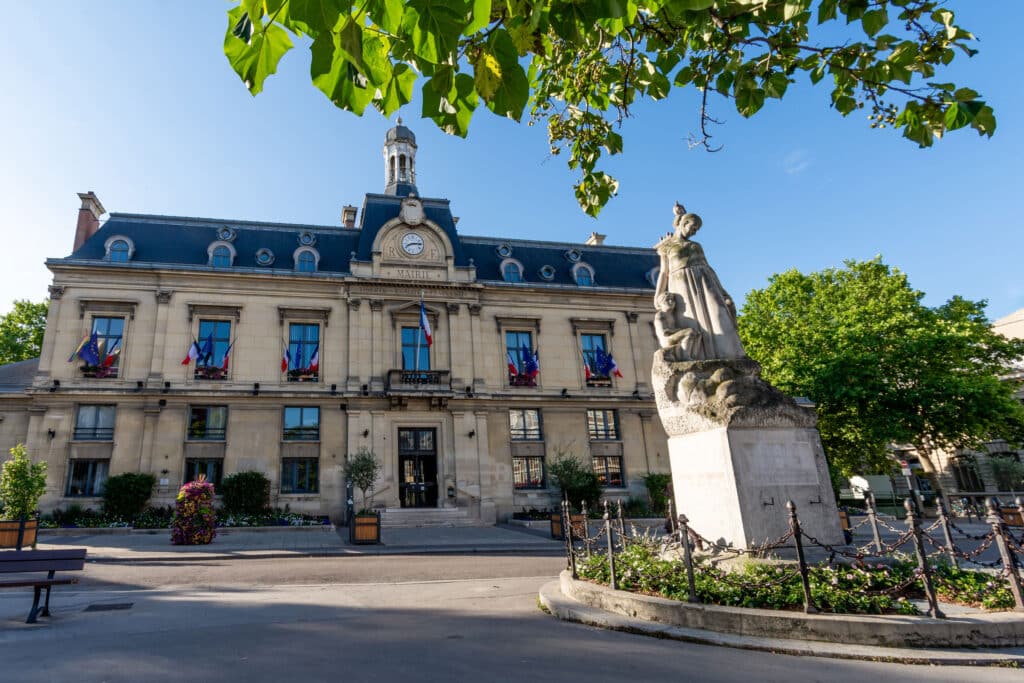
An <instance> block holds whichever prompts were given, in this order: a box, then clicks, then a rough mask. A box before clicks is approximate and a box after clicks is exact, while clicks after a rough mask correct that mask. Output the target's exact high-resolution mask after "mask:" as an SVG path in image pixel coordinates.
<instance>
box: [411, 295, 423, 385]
mask: <svg viewBox="0 0 1024 683" xmlns="http://www.w3.org/2000/svg"><path fill="white" fill-rule="evenodd" d="M419 313H420V314H421V315H422V313H423V290H422V289H421V290H420V310H419ZM417 322H418V323H419V324H418V325H417V326H416V329H417V330H418V331H417V332H416V361H415V362H414V363H413V371H414V372H419V371H420V339H422V338H423V321H420V320H418V321H417Z"/></svg>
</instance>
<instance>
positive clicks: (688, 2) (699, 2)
mask: <svg viewBox="0 0 1024 683" xmlns="http://www.w3.org/2000/svg"><path fill="white" fill-rule="evenodd" d="M666 4H668V5H671V6H672V9H673V10H675V11H677V12H679V11H684V10H703V9H708V8H709V7H711V6H712V5H714V4H715V0H669V2H668V3H666Z"/></svg>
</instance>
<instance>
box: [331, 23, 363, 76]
mask: <svg viewBox="0 0 1024 683" xmlns="http://www.w3.org/2000/svg"><path fill="white" fill-rule="evenodd" d="M337 46H338V49H340V50H341V51H342V52H344V53H345V58H346V59H348V61H350V62H352V64H354V65H355V67H356V68H357V69H359V71H360V72H363V73H365V72H366V65H365V64H363V29H361V28H360V27H359V24H357V23H356V20H355V19H352V18H349V19H346V20H345V25H344V26H342V27H341V31H339V32H338V41H337Z"/></svg>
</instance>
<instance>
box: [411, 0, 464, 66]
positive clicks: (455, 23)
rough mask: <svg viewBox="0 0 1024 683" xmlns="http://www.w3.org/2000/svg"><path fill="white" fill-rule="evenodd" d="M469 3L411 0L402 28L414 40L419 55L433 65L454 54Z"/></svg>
mask: <svg viewBox="0 0 1024 683" xmlns="http://www.w3.org/2000/svg"><path fill="white" fill-rule="evenodd" d="M465 17H466V5H465V3H464V2H458V1H457V0H410V2H409V3H408V4H407V5H406V9H405V15H404V16H403V17H402V30H403V31H404V32H405V33H406V34H408V36H409V38H410V40H411V41H412V50H413V52H414V53H415V54H416V56H418V57H421V58H422V59H424V60H426V61H427V62H429V63H431V64H440V63H441V62H442V61H447V60H448V59H451V58H453V57H454V53H455V48H456V46H457V45H458V40H459V36H460V35H461V33H462V25H463V24H462V22H463V21H464V20H465Z"/></svg>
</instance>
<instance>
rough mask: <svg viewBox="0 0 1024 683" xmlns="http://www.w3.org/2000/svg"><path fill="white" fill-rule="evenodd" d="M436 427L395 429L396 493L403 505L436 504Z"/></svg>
mask: <svg viewBox="0 0 1024 683" xmlns="http://www.w3.org/2000/svg"><path fill="white" fill-rule="evenodd" d="M436 436H437V430H435V429H423V428H416V429H399V430H398V472H399V484H398V494H399V497H400V498H401V501H402V507H404V508H432V507H437V439H436Z"/></svg>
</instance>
